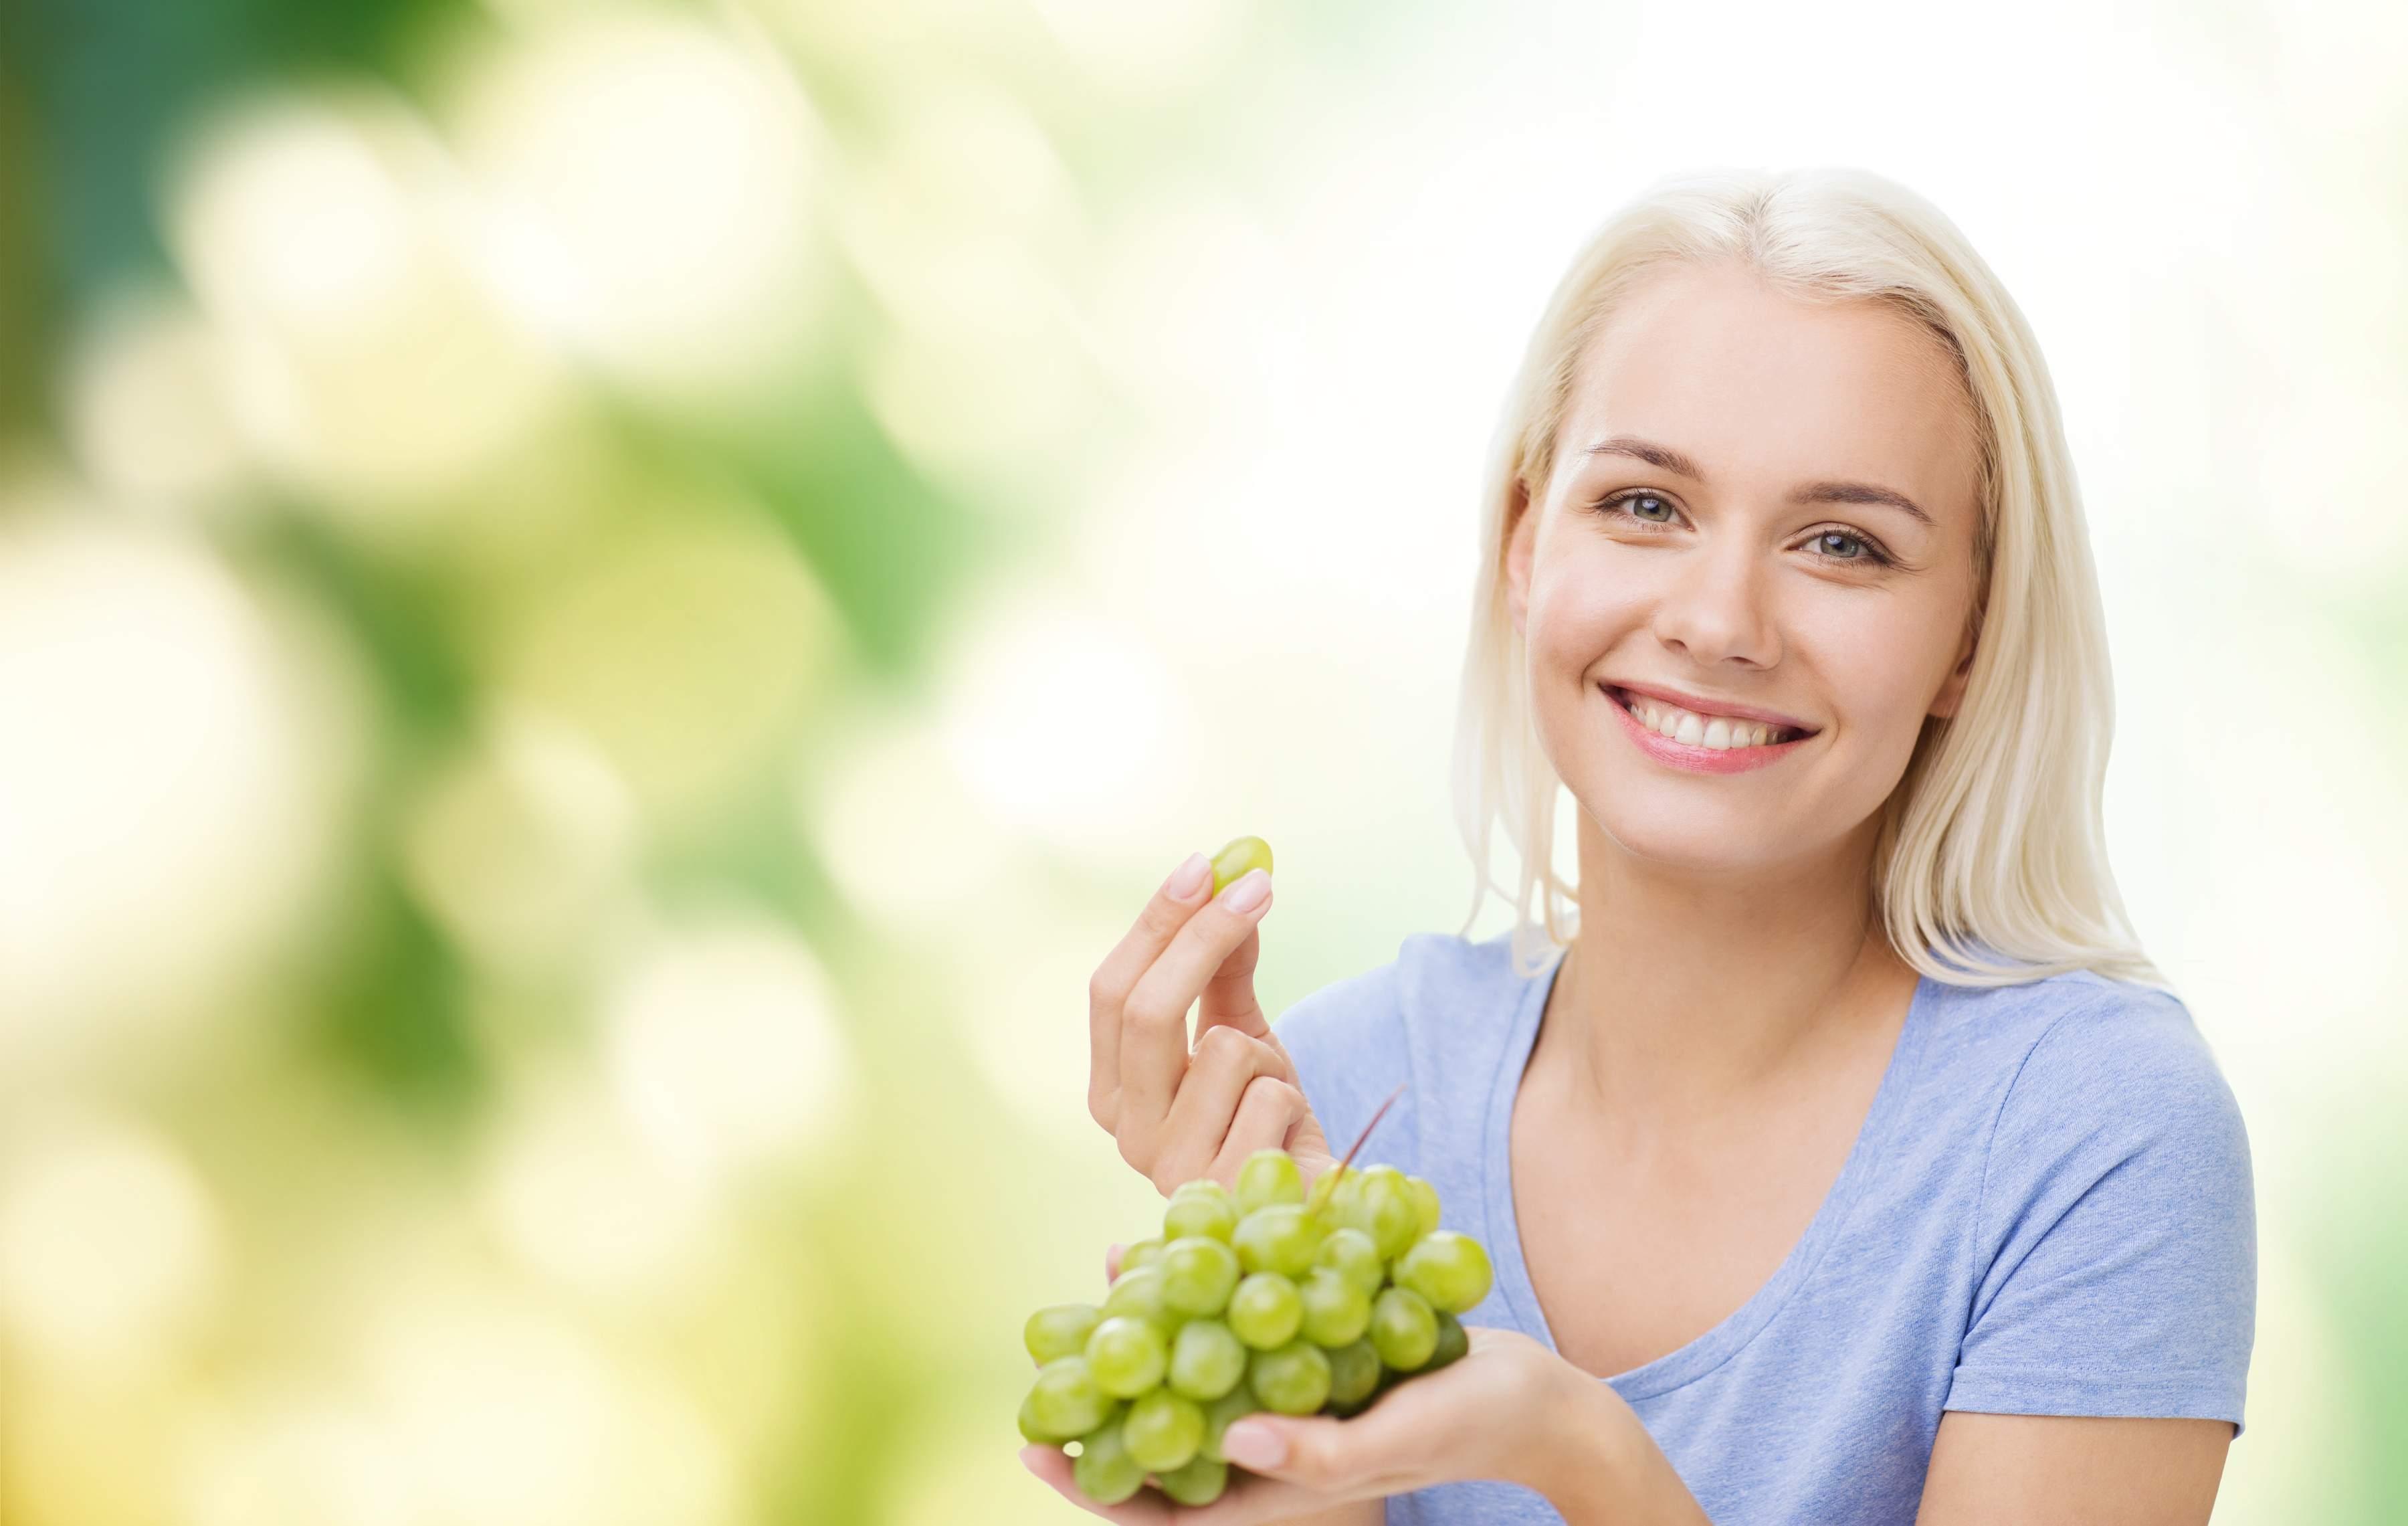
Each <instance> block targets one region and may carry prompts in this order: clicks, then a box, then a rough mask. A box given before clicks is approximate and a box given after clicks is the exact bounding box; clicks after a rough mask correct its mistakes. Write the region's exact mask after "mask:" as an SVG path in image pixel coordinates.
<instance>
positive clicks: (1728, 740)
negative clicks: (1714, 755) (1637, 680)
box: [1629, 694, 1791, 752]
mask: <svg viewBox="0 0 2408 1526" xmlns="http://www.w3.org/2000/svg"><path fill="white" fill-rule="evenodd" d="M1629 700H1630V713H1632V714H1633V715H1635V716H1637V717H1638V719H1639V724H1640V725H1641V726H1643V727H1647V729H1649V730H1650V731H1654V732H1656V733H1658V734H1659V735H1662V736H1667V737H1670V738H1671V739H1672V740H1673V741H1682V742H1686V743H1688V744H1689V745H1690V746H1692V747H1711V748H1713V749H1714V750H1715V751H1717V752H1725V751H1728V750H1729V749H1731V748H1733V747H1767V746H1770V745H1771V744H1772V743H1773V742H1774V741H1780V740H1784V739H1785V738H1787V737H1788V736H1789V735H1790V734H1791V733H1789V732H1788V731H1786V730H1785V729H1784V728H1782V727H1777V726H1768V725H1765V724H1764V723H1762V722H1760V721H1742V720H1734V719H1733V718H1731V717H1730V716H1728V715H1712V716H1708V715H1699V714H1698V713H1696V712H1694V711H1687V710H1683V709H1681V708H1680V707H1679V706H1678V705H1668V704H1666V703H1664V702H1663V701H1662V700H1660V699H1650V698H1647V697H1646V696H1644V695H1637V694H1634V695H1631V696H1630V697H1629Z"/></svg>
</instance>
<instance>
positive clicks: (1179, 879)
mask: <svg viewBox="0 0 2408 1526" xmlns="http://www.w3.org/2000/svg"><path fill="white" fill-rule="evenodd" d="M1211 877H1212V860H1211V859H1210V858H1207V857H1204V856H1203V855H1202V854H1200V853H1191V854H1189V855H1188V856H1187V861H1186V862H1185V863H1183V864H1181V865H1180V866H1179V867H1178V868H1177V869H1174V870H1172V871H1170V878H1168V879H1167V880H1165V881H1163V882H1162V892H1163V894H1165V895H1167V896H1168V897H1169V898H1170V899H1171V900H1186V899H1187V898H1188V897H1190V896H1192V895H1194V894H1195V893H1196V892H1197V891H1198V890H1201V889H1203V888H1204V885H1205V882H1206V881H1208V880H1210V879H1211Z"/></svg>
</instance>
